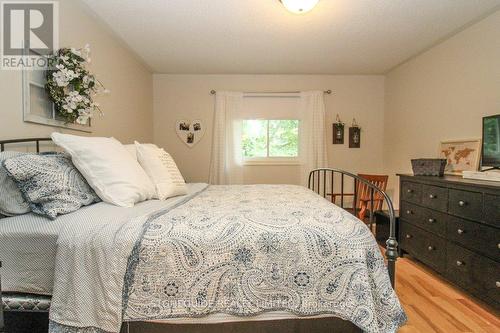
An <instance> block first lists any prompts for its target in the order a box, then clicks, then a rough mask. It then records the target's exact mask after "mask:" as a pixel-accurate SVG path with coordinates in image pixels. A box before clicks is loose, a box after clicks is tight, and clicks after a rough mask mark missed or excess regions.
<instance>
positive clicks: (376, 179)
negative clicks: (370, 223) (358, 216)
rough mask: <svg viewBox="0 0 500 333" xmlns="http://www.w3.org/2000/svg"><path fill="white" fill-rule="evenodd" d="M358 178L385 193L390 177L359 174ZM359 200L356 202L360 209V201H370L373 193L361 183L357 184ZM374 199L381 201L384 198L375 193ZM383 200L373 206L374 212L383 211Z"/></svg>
mask: <svg viewBox="0 0 500 333" xmlns="http://www.w3.org/2000/svg"><path fill="white" fill-rule="evenodd" d="M358 176H360V177H361V178H363V179H366V180H368V181H369V182H370V183H372V184H373V185H375V186H377V187H378V188H380V189H381V190H382V191H384V192H385V190H386V188H387V181H388V180H389V176H387V175H366V174H361V173H359V174H358ZM357 184H358V185H357V200H356V207H358V208H360V205H361V203H360V199H370V195H371V191H370V188H369V187H368V185H365V184H363V183H361V182H358V183H357ZM373 198H374V199H381V198H382V196H381V195H380V193H379V192H375V193H374V194H373ZM383 203H384V202H383V200H377V201H375V202H374V204H373V206H374V207H373V209H374V211H376V210H380V209H382V205H383Z"/></svg>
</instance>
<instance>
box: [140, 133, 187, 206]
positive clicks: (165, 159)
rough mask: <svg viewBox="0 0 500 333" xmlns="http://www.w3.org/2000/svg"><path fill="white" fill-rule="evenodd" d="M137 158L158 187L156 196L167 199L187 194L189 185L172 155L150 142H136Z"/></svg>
mask: <svg viewBox="0 0 500 333" xmlns="http://www.w3.org/2000/svg"><path fill="white" fill-rule="evenodd" d="M135 145H136V150H137V160H138V161H139V163H140V164H141V166H142V167H143V169H144V170H145V171H146V173H147V174H148V176H149V178H150V179H151V180H152V181H153V184H154V185H155V187H156V198H158V199H160V200H165V199H167V198H170V197H175V196H178V195H184V194H187V187H186V182H185V181H184V178H183V177H182V175H181V172H180V171H179V169H178V168H177V165H176V164H175V162H174V160H173V158H172V156H170V154H168V153H167V152H166V151H165V150H163V149H160V148H158V147H156V146H154V145H150V144H140V143H139V142H136V143H135Z"/></svg>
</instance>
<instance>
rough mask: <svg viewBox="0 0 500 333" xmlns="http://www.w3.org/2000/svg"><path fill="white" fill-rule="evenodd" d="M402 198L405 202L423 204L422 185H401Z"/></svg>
mask: <svg viewBox="0 0 500 333" xmlns="http://www.w3.org/2000/svg"><path fill="white" fill-rule="evenodd" d="M401 198H402V199H403V200H406V201H409V202H413V203H421V202H422V184H417V183H412V182H402V183H401Z"/></svg>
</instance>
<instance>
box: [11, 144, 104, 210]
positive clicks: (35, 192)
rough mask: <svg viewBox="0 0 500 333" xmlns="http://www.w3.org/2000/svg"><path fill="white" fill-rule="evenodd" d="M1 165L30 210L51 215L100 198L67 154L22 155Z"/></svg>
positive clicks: (76, 207)
mask: <svg viewBox="0 0 500 333" xmlns="http://www.w3.org/2000/svg"><path fill="white" fill-rule="evenodd" d="M4 167H5V170H6V171H7V173H8V174H9V176H10V177H11V178H12V179H13V180H14V181H15V182H16V184H17V186H18V188H19V189H20V190H21V192H22V193H23V195H24V198H25V199H26V200H27V201H28V202H29V204H30V207H31V210H32V211H33V212H34V213H36V214H39V215H44V216H47V217H49V218H50V219H55V218H56V217H57V215H61V214H67V213H71V212H74V211H76V210H78V209H79V208H80V207H82V206H87V205H90V204H92V203H94V202H98V201H100V200H99V197H98V196H97V195H96V194H95V192H94V191H93V190H92V188H90V186H89V185H88V184H87V182H86V181H85V179H84V178H83V177H82V175H81V174H80V172H78V170H77V169H76V168H75V167H74V165H73V163H71V158H70V157H69V156H68V155H66V154H59V153H51V154H40V155H34V154H28V155H21V156H17V157H12V158H9V159H7V160H5V161H4Z"/></svg>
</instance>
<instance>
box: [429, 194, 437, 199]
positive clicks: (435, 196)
mask: <svg viewBox="0 0 500 333" xmlns="http://www.w3.org/2000/svg"><path fill="white" fill-rule="evenodd" d="M436 198H437V195H434V194H429V199H436Z"/></svg>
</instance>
